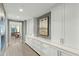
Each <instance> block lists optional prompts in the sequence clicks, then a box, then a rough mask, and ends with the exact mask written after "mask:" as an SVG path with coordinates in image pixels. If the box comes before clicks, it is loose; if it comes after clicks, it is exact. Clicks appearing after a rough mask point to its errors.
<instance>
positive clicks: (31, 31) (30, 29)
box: [26, 19, 34, 36]
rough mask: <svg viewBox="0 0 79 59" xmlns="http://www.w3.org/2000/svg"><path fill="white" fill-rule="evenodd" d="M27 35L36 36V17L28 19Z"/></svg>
mask: <svg viewBox="0 0 79 59" xmlns="http://www.w3.org/2000/svg"><path fill="white" fill-rule="evenodd" d="M26 26H27V36H34V19H29V20H27V25H26Z"/></svg>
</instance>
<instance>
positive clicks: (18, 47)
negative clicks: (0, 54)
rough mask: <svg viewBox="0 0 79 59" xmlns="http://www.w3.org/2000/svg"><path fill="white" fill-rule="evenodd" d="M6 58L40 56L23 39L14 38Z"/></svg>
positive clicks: (7, 50)
mask: <svg viewBox="0 0 79 59" xmlns="http://www.w3.org/2000/svg"><path fill="white" fill-rule="evenodd" d="M5 56H38V54H37V53H36V52H35V51H33V50H32V49H31V48H30V47H29V46H28V45H26V44H24V43H23V42H22V40H21V39H15V38H12V39H11V40H10V43H9V47H7V49H6V52H5Z"/></svg>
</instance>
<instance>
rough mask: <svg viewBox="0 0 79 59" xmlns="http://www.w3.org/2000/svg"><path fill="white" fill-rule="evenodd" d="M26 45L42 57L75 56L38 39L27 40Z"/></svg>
mask: <svg viewBox="0 0 79 59" xmlns="http://www.w3.org/2000/svg"><path fill="white" fill-rule="evenodd" d="M26 43H28V45H29V46H31V48H33V49H34V50H35V51H36V52H37V53H38V54H39V55H41V56H75V54H73V53H69V52H67V51H65V50H62V49H59V48H57V47H54V46H51V45H48V44H46V43H44V42H42V41H38V40H36V39H27V40H26Z"/></svg>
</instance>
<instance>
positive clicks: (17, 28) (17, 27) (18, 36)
mask: <svg viewBox="0 0 79 59" xmlns="http://www.w3.org/2000/svg"><path fill="white" fill-rule="evenodd" d="M8 41H9V42H8V45H11V44H14V43H15V42H17V41H22V22H20V21H9V40H8Z"/></svg>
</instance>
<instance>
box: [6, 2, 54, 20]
mask: <svg viewBox="0 0 79 59" xmlns="http://www.w3.org/2000/svg"><path fill="white" fill-rule="evenodd" d="M54 4H55V3H5V4H4V8H5V10H6V14H7V17H8V18H10V19H18V20H24V19H28V18H32V17H38V16H41V15H43V14H45V13H47V12H49V11H50V9H51V7H52V6H54ZM20 8H22V9H23V12H19V9H20ZM17 16H19V17H17Z"/></svg>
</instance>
